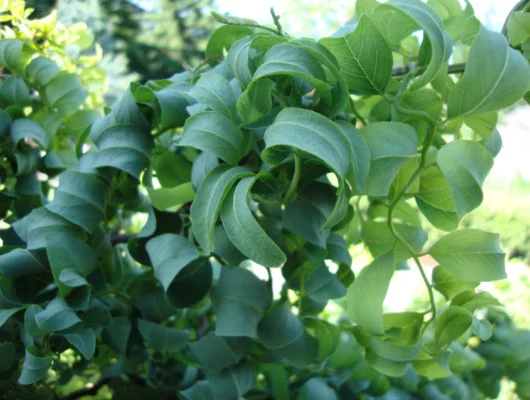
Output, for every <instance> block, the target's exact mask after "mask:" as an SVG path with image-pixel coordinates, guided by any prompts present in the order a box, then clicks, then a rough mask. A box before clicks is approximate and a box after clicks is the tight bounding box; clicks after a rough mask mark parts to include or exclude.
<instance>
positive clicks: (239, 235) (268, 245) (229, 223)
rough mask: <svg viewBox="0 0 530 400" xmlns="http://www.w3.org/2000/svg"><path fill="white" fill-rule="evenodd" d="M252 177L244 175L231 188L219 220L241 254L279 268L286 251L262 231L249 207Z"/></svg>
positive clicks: (266, 265) (283, 261) (265, 264)
mask: <svg viewBox="0 0 530 400" xmlns="http://www.w3.org/2000/svg"><path fill="white" fill-rule="evenodd" d="M254 181H255V179H254V178H252V177H247V178H243V179H242V180H241V181H240V182H239V183H238V184H237V186H236V187H235V188H232V189H231V191H230V192H229V193H228V195H227V197H226V199H225V200H224V201H223V204H222V206H221V213H220V215H221V221H222V222H223V227H224V229H225V231H226V234H227V235H228V237H229V238H230V240H231V241H232V243H234V245H235V246H236V247H237V249H238V250H239V251H241V253H243V254H244V255H246V256H247V257H248V258H249V259H251V260H252V261H254V262H256V263H258V264H260V265H263V266H265V267H279V266H281V265H282V264H283V263H285V261H286V257H285V254H284V253H283V252H282V251H281V250H280V248H279V247H278V246H277V245H276V243H274V241H273V240H272V239H271V238H270V237H269V236H268V235H267V234H266V233H265V231H264V230H263V228H262V227H261V226H260V225H259V224H258V222H257V221H256V220H255V218H254V216H253V215H252V212H251V211H250V209H249V207H248V195H249V192H250V190H251V188H252V185H253V184H254Z"/></svg>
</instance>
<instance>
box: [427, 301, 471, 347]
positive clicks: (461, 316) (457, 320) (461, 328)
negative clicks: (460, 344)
mask: <svg viewBox="0 0 530 400" xmlns="http://www.w3.org/2000/svg"><path fill="white" fill-rule="evenodd" d="M472 322H473V314H471V312H470V311H469V310H466V309H465V308H462V307H457V306H450V307H449V308H447V309H446V310H445V311H444V312H443V313H442V315H440V317H439V318H438V320H437V321H436V325H435V326H434V340H435V342H436V346H437V347H438V348H440V347H443V346H446V345H448V344H450V343H451V342H452V341H453V340H456V339H458V338H459V337H460V336H462V335H463V334H464V333H465V332H466V331H467V330H468V329H469V328H470V327H471V324H472Z"/></svg>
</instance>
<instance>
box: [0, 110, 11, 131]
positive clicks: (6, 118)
mask: <svg viewBox="0 0 530 400" xmlns="http://www.w3.org/2000/svg"><path fill="white" fill-rule="evenodd" d="M11 124H13V119H12V118H11V116H10V115H9V114H8V113H7V112H5V111H4V110H2V109H0V138H4V137H6V136H8V135H9V129H10V127H11Z"/></svg>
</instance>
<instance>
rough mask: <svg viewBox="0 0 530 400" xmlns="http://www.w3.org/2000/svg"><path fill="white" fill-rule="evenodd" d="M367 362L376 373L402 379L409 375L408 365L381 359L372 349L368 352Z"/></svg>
mask: <svg viewBox="0 0 530 400" xmlns="http://www.w3.org/2000/svg"><path fill="white" fill-rule="evenodd" d="M365 359H366V362H367V363H368V365H370V366H371V367H372V368H373V369H375V370H376V371H378V372H380V373H382V374H384V375H388V376H392V377H400V376H404V375H405V374H406V373H407V368H408V365H409V364H408V363H407V362H403V361H394V360H390V359H388V358H385V357H381V356H380V355H378V354H377V353H376V352H374V351H373V350H372V349H371V348H368V349H367V350H366V356H365Z"/></svg>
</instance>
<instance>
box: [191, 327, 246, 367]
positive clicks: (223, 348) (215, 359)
mask: <svg viewBox="0 0 530 400" xmlns="http://www.w3.org/2000/svg"><path fill="white" fill-rule="evenodd" d="M251 346H252V340H251V339H249V338H222V337H219V336H215V335H214V334H213V333H209V334H208V335H206V336H205V337H203V338H202V339H200V340H198V341H196V342H193V343H190V348H191V351H192V352H193V354H195V357H197V359H198V360H199V362H200V363H201V365H202V366H203V367H204V368H205V369H206V371H212V372H215V371H219V370H221V369H223V368H226V367H229V366H231V365H234V364H237V363H238V362H239V361H240V360H241V359H242V358H243V357H245V356H246V355H247V354H248V353H249V352H250V348H251Z"/></svg>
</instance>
